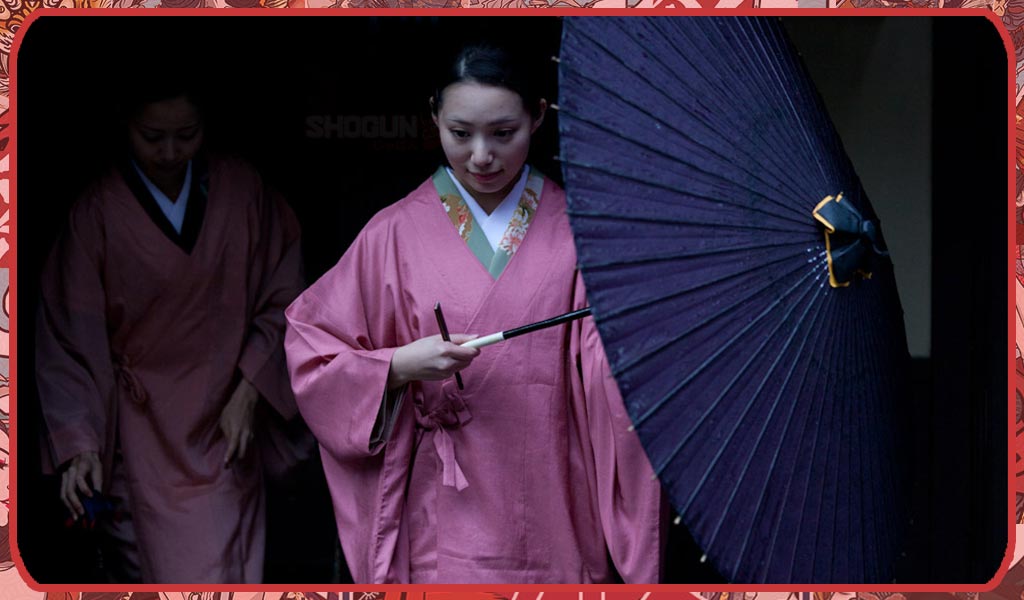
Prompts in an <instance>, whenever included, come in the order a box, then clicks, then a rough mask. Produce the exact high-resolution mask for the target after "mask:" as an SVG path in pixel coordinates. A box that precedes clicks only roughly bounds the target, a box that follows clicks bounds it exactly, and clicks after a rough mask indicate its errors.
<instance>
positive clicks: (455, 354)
mask: <svg viewBox="0 0 1024 600" xmlns="http://www.w3.org/2000/svg"><path fill="white" fill-rule="evenodd" d="M451 337H452V341H450V342H446V341H444V340H443V339H441V336H440V335H432V336H430V337H425V338H421V339H418V340H416V341H415V342H412V343H411V344H406V345H405V346H402V347H401V348H399V349H398V350H395V353H394V355H392V357H391V371H390V372H389V373H388V389H389V390H393V389H396V388H400V387H402V386H403V385H405V384H407V383H409V382H412V381H440V380H443V379H448V378H449V377H451V376H453V375H455V373H457V372H458V371H462V370H463V369H465V368H466V367H468V366H469V365H470V363H472V362H473V359H474V358H476V357H477V356H478V355H479V354H480V349H479V348H463V347H462V346H460V345H459V344H464V343H466V342H468V341H469V340H472V339H476V337H477V336H475V335H465V334H455V335H453V336H451Z"/></svg>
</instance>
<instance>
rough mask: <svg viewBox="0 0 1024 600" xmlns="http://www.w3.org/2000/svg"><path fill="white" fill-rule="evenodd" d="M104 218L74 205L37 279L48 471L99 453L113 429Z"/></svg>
mask: <svg viewBox="0 0 1024 600" xmlns="http://www.w3.org/2000/svg"><path fill="white" fill-rule="evenodd" d="M102 220H103V219H102V213H101V212H100V211H99V210H98V209H97V208H96V207H95V205H94V204H93V203H91V202H83V201H80V202H79V203H77V204H76V205H75V207H74V208H73V209H72V213H71V218H70V221H69V224H68V227H67V229H66V230H65V232H64V233H63V234H62V236H61V238H60V239H59V240H58V241H57V244H56V246H55V247H54V249H53V251H52V252H51V254H50V256H49V259H48V261H47V263H46V266H45V267H44V271H43V275H42V280H41V290H40V307H39V312H38V314H37V316H36V379H37V383H38V387H39V402H40V406H41V409H42V414H43V422H44V429H45V435H46V438H47V441H48V444H46V445H45V447H44V450H49V454H50V457H49V458H50V462H51V464H49V465H44V467H45V468H46V469H47V470H53V469H56V468H57V467H59V466H60V465H62V464H63V463H65V462H67V461H68V460H70V459H72V458H74V457H75V456H77V455H79V454H82V453H83V452H90V451H92V452H97V453H104V452H105V451H107V450H108V448H107V445H108V444H107V438H108V433H111V431H112V430H111V431H108V428H113V427H115V424H114V423H113V422H112V421H113V414H112V410H113V406H114V402H113V393H114V369H113V365H112V363H111V359H110V343H109V339H108V333H107V319H106V291H105V289H104V284H103V281H104V279H103V277H104V272H103V269H104V266H103V265H104V262H105V257H104V247H105V244H104V233H103V223H102ZM44 454H45V452H44ZM44 462H45V460H44Z"/></svg>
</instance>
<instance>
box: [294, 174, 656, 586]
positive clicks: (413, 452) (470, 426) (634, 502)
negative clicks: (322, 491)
mask: <svg viewBox="0 0 1024 600" xmlns="http://www.w3.org/2000/svg"><path fill="white" fill-rule="evenodd" d="M435 177H436V176H435ZM541 181H542V184H541V185H542V189H543V192H542V193H541V197H540V199H539V204H538V206H537V207H536V213H535V214H534V216H533V219H532V221H531V222H530V224H529V229H528V230H527V231H526V235H525V237H524V238H523V239H522V243H521V245H520V246H519V247H518V250H517V251H516V253H515V254H514V255H513V256H512V258H511V260H509V261H508V263H507V266H505V268H504V271H503V272H502V273H501V274H500V276H499V277H498V278H497V279H495V278H494V277H493V276H492V275H491V273H489V272H488V269H487V268H485V267H484V265H483V264H482V262H481V261H480V260H478V258H477V257H476V256H475V255H474V254H473V252H472V251H471V250H470V248H469V246H467V244H466V242H465V241H464V240H463V238H462V237H460V235H459V230H458V229H457V228H456V225H454V224H453V222H454V221H455V219H454V218H452V219H450V218H449V215H448V214H446V210H445V208H444V207H443V206H442V203H441V201H440V200H439V194H438V191H437V189H436V188H435V185H434V183H433V182H432V181H427V182H426V183H424V184H423V185H422V186H420V187H419V188H418V189H417V190H415V191H414V192H413V193H412V194H411V195H409V196H408V197H407V198H405V199H404V200H402V201H401V202H398V203H397V204H394V205H392V206H390V207H388V208H386V209H384V210H383V211H381V212H380V213H378V214H377V215H376V216H375V217H374V218H373V219H372V220H371V221H370V223H369V224H368V225H367V226H366V228H365V229H363V231H362V232H361V233H360V235H359V236H358V238H357V239H356V240H355V242H354V243H353V244H352V246H351V247H350V248H349V249H348V251H347V252H346V254H345V256H344V257H342V259H341V261H340V262H339V263H338V264H337V265H336V266H335V267H334V268H333V269H332V270H330V271H329V272H328V273H327V274H326V275H324V276H323V278H321V279H320V280H319V281H318V282H317V283H316V284H315V285H313V286H312V287H311V288H310V289H308V290H306V292H304V293H303V294H302V295H301V296H300V297H299V298H298V299H297V300H296V301H295V302H294V303H293V304H292V305H291V306H290V307H289V309H288V310H287V311H286V316H287V318H288V330H287V333H286V338H285V347H286V351H287V354H288V365H289V370H290V373H291V377H292V385H293V387H294V389H295V395H296V399H297V401H298V404H299V409H300V411H301V412H302V414H303V416H304V417H305V419H306V421H307V422H308V423H310V425H311V427H312V429H313V433H314V434H315V435H316V437H317V439H318V440H319V442H320V447H321V455H322V457H323V463H324V469H325V471H326V474H327V480H328V482H329V485H330V490H331V494H332V497H333V501H334V511H335V516H336V519H337V525H338V533H339V535H340V537H341V541H342V545H343V547H344V551H345V557H346V558H347V560H348V563H349V568H350V569H351V571H352V574H353V576H354V578H355V580H356V581H357V582H375V583H378V582H380V583H383V582H409V581H411V582H414V583H418V582H441V583H458V582H501V583H540V582H547V583H573V582H606V581H610V580H613V579H614V578H615V572H616V571H617V572H618V574H619V575H620V576H621V577H622V578H623V579H624V580H625V581H626V582H633V583H636V582H654V581H657V579H658V577H659V573H660V566H661V555H662V552H661V549H662V545H663V544H662V541H663V540H662V536H663V532H662V528H661V504H660V488H659V484H658V483H657V481H654V480H653V479H652V471H651V467H650V465H649V463H648V461H647V458H646V457H645V456H644V454H643V450H642V448H641V446H640V443H639V441H638V439H637V437H636V436H635V434H633V433H631V432H629V431H628V428H629V426H630V421H629V417H628V416H627V414H626V412H625V409H624V407H623V404H622V400H621V397H620V396H619V393H618V390H617V388H616V385H615V382H614V380H613V379H612V378H611V376H610V375H609V373H608V367H607V363H606V360H605V357H604V354H603V351H602V348H601V344H600V340H599V339H598V336H597V333H596V331H595V329H594V327H593V323H592V320H591V319H585V320H583V321H578V322H576V323H575V324H573V325H572V326H564V327H559V328H553V329H548V330H544V331H541V332H537V333H534V334H530V335H526V336H522V337H518V338H515V339H512V340H509V341H507V342H504V343H502V344H499V345H495V346H490V347H487V348H484V349H483V350H482V352H481V354H480V356H479V357H477V358H476V359H475V361H474V362H473V364H472V365H471V367H470V368H468V369H466V370H465V371H463V372H462V378H463V379H464V381H465V390H463V391H459V390H458V388H457V387H456V385H455V382H454V381H452V380H449V381H444V382H418V383H413V384H411V385H410V387H409V389H408V390H407V392H406V394H405V397H404V400H403V401H401V403H400V404H399V405H398V406H397V409H396V410H397V411H398V412H397V416H396V420H395V423H394V429H393V431H391V432H390V435H389V437H388V438H387V441H386V442H385V443H384V444H382V445H380V446H377V447H374V448H373V450H371V442H370V440H371V435H372V432H373V431H374V430H375V420H376V419H377V417H378V413H379V411H380V408H381V398H382V395H383V394H384V390H385V386H386V380H387V375H388V370H389V366H390V360H391V355H392V354H393V353H394V351H395V348H396V347H398V346H401V345H404V344H407V343H409V342H412V341H414V340H416V339H418V338H421V337H424V336H430V335H435V334H437V333H438V329H437V324H436V321H435V318H434V314H433V306H434V303H435V302H438V301H440V302H441V304H442V307H443V310H444V312H445V316H446V320H447V325H448V328H449V330H450V331H451V332H452V333H462V332H465V333H478V334H487V333H492V332H494V331H499V330H502V329H509V328H511V327H514V326H517V325H522V324H526V323H529V322H532V321H535V320H538V319H541V318H545V317H551V316H555V315H558V314H561V313H564V312H566V311H569V310H573V309H577V308H580V307H583V306H585V305H586V298H585V295H584V289H583V285H582V282H581V279H580V278H579V276H578V274H577V272H576V270H575V261H576V254H575V249H574V246H573V240H572V235H571V232H570V230H569V226H568V221H567V218H566V216H565V198H564V193H563V192H562V190H561V189H559V188H558V186H556V185H554V184H553V183H551V182H550V181H547V180H543V179H542V180H541ZM410 464H412V467H411V468H410Z"/></svg>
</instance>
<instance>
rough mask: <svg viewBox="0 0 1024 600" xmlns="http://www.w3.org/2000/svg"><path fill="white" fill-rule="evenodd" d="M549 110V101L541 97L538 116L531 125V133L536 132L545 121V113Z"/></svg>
mask: <svg viewBox="0 0 1024 600" xmlns="http://www.w3.org/2000/svg"><path fill="white" fill-rule="evenodd" d="M547 110H548V101H547V100H545V99H544V98H541V99H540V102H539V107H538V110H537V117H536V118H535V119H534V120H533V125H531V126H530V135H533V134H534V133H536V131H537V129H538V128H539V127H540V124H541V123H543V122H544V113H546V112H547Z"/></svg>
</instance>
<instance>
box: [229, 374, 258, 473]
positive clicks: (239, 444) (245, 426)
mask: <svg viewBox="0 0 1024 600" xmlns="http://www.w3.org/2000/svg"><path fill="white" fill-rule="evenodd" d="M259 399H260V393H259V392H257V391H256V388H255V387H253V385H252V384H251V383H249V382H248V381H246V380H245V378H244V377H243V378H242V379H241V380H240V381H239V382H238V386H237V387H236V388H235V391H234V392H232V393H231V398H230V399H229V400H228V403H227V405H225V406H224V410H223V411H221V413H220V430H221V432H222V433H223V434H224V437H225V438H227V440H228V450H227V452H226V453H225V454H224V467H225V468H227V466H228V465H229V464H230V463H231V461H232V460H233V459H234V458H235V457H236V456H237V457H238V458H239V459H242V458H245V452H246V450H247V449H248V447H249V443H250V442H251V441H252V439H253V437H254V435H255V433H254V431H253V418H252V415H253V409H254V408H255V407H256V401H257V400H259Z"/></svg>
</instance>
